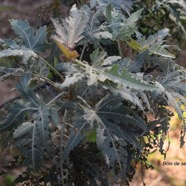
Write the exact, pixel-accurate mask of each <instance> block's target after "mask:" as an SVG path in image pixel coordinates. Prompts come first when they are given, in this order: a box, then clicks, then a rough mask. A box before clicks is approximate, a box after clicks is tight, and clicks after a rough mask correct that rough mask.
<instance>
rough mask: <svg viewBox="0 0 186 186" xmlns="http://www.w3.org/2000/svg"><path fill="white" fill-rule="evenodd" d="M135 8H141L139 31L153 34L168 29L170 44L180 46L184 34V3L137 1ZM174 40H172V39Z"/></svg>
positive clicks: (166, 0) (153, 0) (185, 9)
mask: <svg viewBox="0 0 186 186" xmlns="http://www.w3.org/2000/svg"><path fill="white" fill-rule="evenodd" d="M135 6H136V8H137V9H138V8H139V7H143V8H144V11H143V15H142V19H141V20H140V23H139V25H140V27H141V29H140V31H141V32H142V33H143V34H154V33H155V32H157V31H158V30H159V29H161V28H162V27H167V26H168V27H169V29H170V31H171V32H170V33H171V35H172V37H171V39H170V40H171V42H174V43H175V40H176V43H179V44H182V42H183V36H184V35H185V34H186V28H185V21H186V13H185V12H186V2H185V1H184V0H147V1H140V0H139V1H137V2H136V4H135ZM173 38H174V39H173Z"/></svg>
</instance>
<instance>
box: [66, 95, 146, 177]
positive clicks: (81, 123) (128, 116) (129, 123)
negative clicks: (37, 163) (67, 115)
mask: <svg viewBox="0 0 186 186" xmlns="http://www.w3.org/2000/svg"><path fill="white" fill-rule="evenodd" d="M122 100H123V99H122V98H121V97H120V96H119V95H118V96H106V97H105V98H104V99H102V100H101V101H99V102H98V103H97V104H96V106H95V109H93V108H89V107H84V106H82V108H83V111H82V112H79V111H78V112H77V113H76V115H75V117H74V118H73V125H74V128H72V130H71V134H70V138H69V140H68V141H67V144H66V146H65V149H64V154H65V158H66V159H67V161H69V159H68V154H69V153H70V151H71V150H73V149H74V148H75V147H76V146H77V145H78V144H79V143H81V141H82V140H86V134H87V132H88V131H91V130H92V129H93V127H94V126H95V127H96V143H97V146H98V148H99V149H100V150H101V151H102V153H103V155H104V157H105V161H106V163H107V164H108V165H109V166H111V167H112V168H113V167H115V166H116V164H119V169H120V170H119V172H120V173H121V177H122V179H125V175H126V170H127V156H128V154H127V151H126V149H125V148H126V145H127V143H130V144H131V145H134V148H137V149H138V148H139V149H141V146H140V143H139V141H138V139H137V137H138V136H139V135H141V134H143V133H145V132H146V129H147V127H146V124H145V122H144V120H143V119H142V118H140V117H139V116H138V115H137V114H136V113H135V112H134V111H132V110H130V109H129V108H128V107H125V106H124V105H123V103H122ZM125 129H128V130H130V133H131V135H132V137H130V135H129V136H128V134H125V132H124V131H125Z"/></svg>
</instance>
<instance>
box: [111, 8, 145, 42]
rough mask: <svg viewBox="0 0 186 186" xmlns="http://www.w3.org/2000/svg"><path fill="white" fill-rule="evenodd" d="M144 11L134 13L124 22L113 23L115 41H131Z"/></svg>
mask: <svg viewBox="0 0 186 186" xmlns="http://www.w3.org/2000/svg"><path fill="white" fill-rule="evenodd" d="M142 11H143V9H140V10H138V11H136V12H134V13H132V14H131V15H130V16H129V18H127V19H124V20H119V21H121V22H119V23H113V24H112V25H111V28H112V33H113V37H114V38H115V39H120V40H123V41H126V40H128V39H130V37H131V35H132V34H134V33H135V31H136V24H137V21H138V20H139V18H140V15H141V13H142Z"/></svg>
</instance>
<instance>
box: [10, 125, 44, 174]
mask: <svg viewBox="0 0 186 186" xmlns="http://www.w3.org/2000/svg"><path fill="white" fill-rule="evenodd" d="M39 125H41V123H40V122H39V121H38V122H33V123H32V122H25V123H22V125H20V126H19V127H18V128H17V129H16V130H15V131H14V134H13V138H14V139H15V140H17V143H16V145H17V147H18V148H19V149H20V150H21V152H22V153H23V156H24V157H25V160H24V162H23V163H24V165H29V167H31V168H32V169H33V170H34V171H38V170H39V168H40V166H41V164H42V161H43V157H44V152H43V148H42V138H40V130H38V127H39ZM28 136H29V138H28ZM30 136H31V138H30Z"/></svg>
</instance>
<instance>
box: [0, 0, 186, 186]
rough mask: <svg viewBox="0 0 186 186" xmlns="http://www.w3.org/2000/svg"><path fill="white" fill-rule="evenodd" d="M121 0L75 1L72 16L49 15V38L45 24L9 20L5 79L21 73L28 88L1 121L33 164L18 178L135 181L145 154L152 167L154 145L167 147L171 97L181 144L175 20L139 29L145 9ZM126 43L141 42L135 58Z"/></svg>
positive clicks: (184, 87)
mask: <svg viewBox="0 0 186 186" xmlns="http://www.w3.org/2000/svg"><path fill="white" fill-rule="evenodd" d="M122 2H123V3H124V4H123V5H125V6H120V1H116V0H115V1H109V3H108V1H105V0H99V1H94V0H92V1H90V3H89V4H86V5H83V6H81V7H80V8H79V9H78V8H77V7H76V5H73V6H72V7H71V9H70V13H69V16H67V17H66V18H65V19H54V18H53V19H51V20H52V23H53V25H54V28H55V29H54V31H53V33H52V35H51V36H49V38H47V28H46V26H43V27H40V28H39V29H34V28H32V27H31V26H30V25H29V23H28V22H27V21H26V20H25V21H22V20H11V21H10V23H11V25H12V29H13V30H14V31H15V33H16V34H17V36H18V38H16V39H15V40H9V39H8V40H7V39H4V40H1V41H0V42H1V51H0V58H4V59H7V60H8V59H9V60H10V59H11V60H12V66H11V68H9V67H1V68H0V72H1V80H4V79H5V78H7V77H9V76H19V77H20V82H18V83H17V86H16V89H17V90H18V91H19V94H20V96H19V97H17V99H16V100H14V102H12V104H11V108H10V112H9V114H8V116H7V117H6V119H5V120H4V121H2V122H1V123H0V131H1V135H0V141H1V143H2V147H3V148H6V147H7V146H8V145H11V146H12V147H13V148H16V149H18V150H19V151H18V152H19V153H18V154H19V156H18V157H19V158H18V157H17V156H16V157H15V159H14V161H12V162H9V166H10V167H15V166H19V165H22V166H25V167H26V171H25V172H23V173H22V174H21V175H20V176H19V177H17V178H16V182H22V183H23V182H25V183H26V182H27V181H28V182H31V183H32V184H33V185H42V184H48V183H50V184H51V185H97V184H98V183H100V184H101V185H114V183H120V185H123V184H128V183H129V182H130V180H131V179H132V178H133V175H134V173H135V166H136V164H137V163H139V162H140V163H141V164H142V165H144V166H145V167H147V168H149V167H150V166H149V165H148V162H147V156H148V154H149V153H150V152H151V151H152V150H154V148H158V149H159V150H160V152H161V153H162V154H164V155H165V150H164V149H163V140H164V138H165V136H166V134H167V131H168V129H169V120H170V117H171V116H172V112H170V111H169V110H168V108H167V106H170V105H171V106H173V107H174V108H175V110H176V112H177V113H178V116H179V118H180V119H182V121H183V125H182V129H181V135H180V136H181V137H180V141H181V143H180V145H181V146H183V144H184V136H185V132H186V126H185V125H186V121H185V118H184V117H183V112H185V110H184V108H183V107H181V105H182V104H184V103H186V99H185V95H186V82H185V79H186V71H185V69H184V68H183V67H180V66H179V65H176V64H175V62H174V61H173V58H174V56H173V55H172V54H171V53H170V52H168V50H167V47H168V46H167V45H165V44H164V39H165V37H166V36H167V35H168V33H169V32H168V31H169V30H168V29H167V28H164V29H162V30H160V31H158V32H157V33H155V34H153V35H149V36H143V35H142V34H139V30H138V26H137V21H138V20H139V19H140V15H141V14H142V12H143V9H140V10H137V11H136V12H134V13H130V11H131V10H132V5H133V3H132V1H122ZM54 32H55V33H54ZM53 41H54V42H53ZM121 43H125V44H127V45H128V47H131V48H132V49H134V50H136V52H134V54H133V56H132V58H129V57H124V56H123V53H122V46H121ZM56 44H57V46H56ZM58 48H59V50H58ZM110 48H113V50H112V51H111V50H110ZM53 49H54V50H53ZM61 52H62V53H63V55H62V56H61ZM78 52H79V53H80V55H78ZM149 64H150V65H149ZM146 65H148V68H147V69H145V66H146ZM149 66H150V67H149ZM154 71H156V73H155V72H154ZM46 92H47V95H46ZM44 93H45V94H44ZM175 98H177V100H176V101H175ZM149 118H153V119H149ZM3 165H4V164H3V162H2V167H1V168H2V172H3V171H4V167H3Z"/></svg>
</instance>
